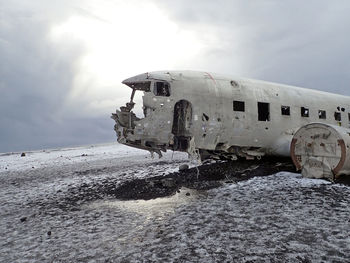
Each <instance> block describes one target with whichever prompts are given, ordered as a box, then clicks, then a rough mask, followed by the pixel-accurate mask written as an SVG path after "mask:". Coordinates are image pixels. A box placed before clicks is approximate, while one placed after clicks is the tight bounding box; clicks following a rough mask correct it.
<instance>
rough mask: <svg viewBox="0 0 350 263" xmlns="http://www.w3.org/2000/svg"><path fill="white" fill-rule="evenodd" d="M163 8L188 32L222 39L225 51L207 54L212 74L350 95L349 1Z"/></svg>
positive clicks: (193, 3) (189, 3) (186, 4)
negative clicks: (192, 31) (197, 31)
mask: <svg viewBox="0 0 350 263" xmlns="http://www.w3.org/2000/svg"><path fill="white" fill-rule="evenodd" d="M157 4H158V5H159V6H160V7H161V8H162V9H163V10H167V12H169V14H170V16H171V18H172V19H173V20H174V21H176V22H177V23H178V24H180V25H181V26H182V27H188V28H193V29H196V28H199V27H201V28H203V27H204V28H205V27H207V28H208V31H207V32H205V30H204V31H203V30H201V31H199V34H200V35H205V34H211V33H212V32H215V33H216V34H218V37H219V40H220V42H221V43H223V45H221V46H220V45H219V46H216V47H211V48H210V49H209V50H207V52H206V53H205V54H202V56H203V57H205V58H204V59H203V63H202V67H206V68H207V69H208V70H209V69H210V70H212V71H219V72H223V73H227V74H234V75H243V76H245V77H251V78H259V79H264V80H269V81H275V82H282V83H287V84H292V85H298V86H304V87H308V88H315V89H320V90H325V91H331V92H336V93H341V94H345V95H350V89H349V88H348V86H349V84H350V73H349V71H348V69H349V66H350V65H349V60H348V56H349V51H348V47H349V46H350V45H349V44H350V37H349V35H348V34H347V29H348V28H350V19H348V14H349V11H350V3H349V2H348V1H337V2H336V3H334V2H330V1H316V0H313V1H291V0H289V1H273V0H266V1H239V0H237V1H228V0H227V1H226V0H225V1H209V0H208V1H184V0H183V1H176V2H174V1H157ZM213 27H214V30H213V29H212V28H213Z"/></svg>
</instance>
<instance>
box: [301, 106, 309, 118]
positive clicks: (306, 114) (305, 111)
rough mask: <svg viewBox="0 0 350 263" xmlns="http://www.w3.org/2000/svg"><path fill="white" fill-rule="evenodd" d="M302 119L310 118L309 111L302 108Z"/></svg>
mask: <svg viewBox="0 0 350 263" xmlns="http://www.w3.org/2000/svg"><path fill="white" fill-rule="evenodd" d="M301 117H309V109H308V108H305V107H301Z"/></svg>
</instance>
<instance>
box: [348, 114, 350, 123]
mask: <svg viewBox="0 0 350 263" xmlns="http://www.w3.org/2000/svg"><path fill="white" fill-rule="evenodd" d="M348 119H349V123H350V113H348Z"/></svg>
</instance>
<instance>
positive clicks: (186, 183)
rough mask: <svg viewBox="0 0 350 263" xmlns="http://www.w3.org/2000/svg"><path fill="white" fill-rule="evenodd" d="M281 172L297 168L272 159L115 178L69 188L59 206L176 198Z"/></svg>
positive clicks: (293, 170) (214, 164)
mask: <svg viewBox="0 0 350 263" xmlns="http://www.w3.org/2000/svg"><path fill="white" fill-rule="evenodd" d="M280 171H289V172H295V168H294V166H293V164H292V163H291V162H290V160H289V159H273V158H269V159H264V160H263V161H262V160H260V161H246V160H240V161H236V162H217V163H212V164H205V165H201V166H198V167H194V168H190V169H187V170H184V171H179V172H174V173H170V174H167V175H157V176H151V177H147V178H145V179H134V180H131V181H127V182H124V183H122V184H120V183H119V179H118V178H116V177H112V178H106V179H104V180H98V181H93V182H90V183H83V184H81V185H78V186H75V187H72V188H70V189H69V191H68V193H66V194H65V196H64V201H63V202H62V201H60V202H59V203H58V205H59V207H60V208H62V209H65V208H69V207H71V208H73V207H75V206H76V205H79V204H82V203H85V202H89V201H95V200H99V199H119V200H138V199H143V200H150V199H154V198H159V197H166V196H170V195H173V194H175V193H176V191H179V190H180V188H181V187H186V188H190V189H196V190H209V189H212V188H216V187H219V186H222V185H223V184H225V183H236V182H238V181H242V180H248V179H250V178H252V177H256V176H267V175H271V174H274V173H278V172H280ZM151 175H154V173H151ZM75 209H76V207H75Z"/></svg>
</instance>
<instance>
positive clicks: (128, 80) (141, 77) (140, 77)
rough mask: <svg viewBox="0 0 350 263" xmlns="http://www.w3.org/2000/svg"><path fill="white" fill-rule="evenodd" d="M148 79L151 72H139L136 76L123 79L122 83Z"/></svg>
mask: <svg viewBox="0 0 350 263" xmlns="http://www.w3.org/2000/svg"><path fill="white" fill-rule="evenodd" d="M148 79H149V73H148V72H147V73H143V74H139V75H136V76H134V77H131V78H128V79H125V80H123V82H122V83H123V84H126V85H127V84H129V83H135V82H142V81H145V80H148Z"/></svg>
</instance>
